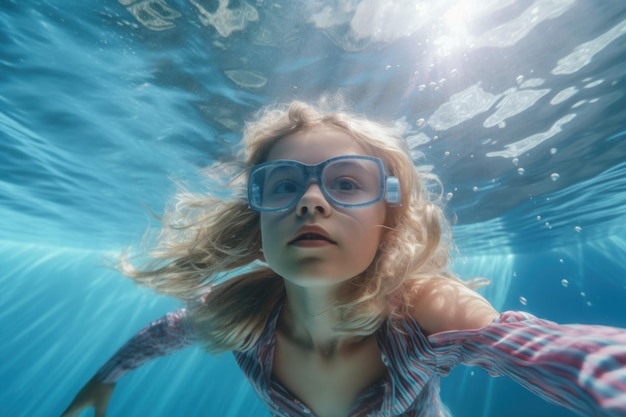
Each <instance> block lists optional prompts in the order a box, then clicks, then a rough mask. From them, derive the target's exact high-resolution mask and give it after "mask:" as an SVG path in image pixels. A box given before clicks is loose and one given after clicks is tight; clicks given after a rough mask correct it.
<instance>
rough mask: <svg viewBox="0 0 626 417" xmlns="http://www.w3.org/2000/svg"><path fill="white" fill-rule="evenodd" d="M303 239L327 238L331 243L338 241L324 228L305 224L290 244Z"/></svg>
mask: <svg viewBox="0 0 626 417" xmlns="http://www.w3.org/2000/svg"><path fill="white" fill-rule="evenodd" d="M303 240H325V241H327V242H330V243H337V242H335V241H334V240H332V239H331V238H330V236H329V235H328V233H326V231H325V230H324V229H322V228H320V227H314V226H305V227H303V228H301V229H300V230H298V233H297V235H296V237H295V238H294V239H292V240H291V241H290V242H289V244H292V243H296V242H299V241H303Z"/></svg>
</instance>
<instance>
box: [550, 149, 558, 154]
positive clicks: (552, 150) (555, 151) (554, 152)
mask: <svg viewBox="0 0 626 417" xmlns="http://www.w3.org/2000/svg"><path fill="white" fill-rule="evenodd" d="M558 151H559V150H558V149H557V148H550V155H556V153H557V152H558Z"/></svg>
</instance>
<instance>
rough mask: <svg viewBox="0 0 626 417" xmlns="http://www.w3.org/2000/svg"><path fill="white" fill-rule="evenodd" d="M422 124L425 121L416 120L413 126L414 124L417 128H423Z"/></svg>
mask: <svg viewBox="0 0 626 417" xmlns="http://www.w3.org/2000/svg"><path fill="white" fill-rule="evenodd" d="M424 123H426V120H424V119H417V120H416V121H415V124H416V125H417V126H418V127H422V126H424Z"/></svg>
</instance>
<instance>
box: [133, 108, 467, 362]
mask: <svg viewBox="0 0 626 417" xmlns="http://www.w3.org/2000/svg"><path fill="white" fill-rule="evenodd" d="M321 126H325V127H332V128H336V129H340V130H342V131H345V132H347V133H348V134H350V135H351V136H352V137H353V138H354V139H355V140H356V141H357V142H358V143H359V144H360V145H361V146H363V147H364V149H366V150H367V151H368V152H369V153H370V154H371V155H372V156H376V157H379V158H381V159H382V160H383V162H384V164H385V167H386V169H387V171H388V173H389V175H393V176H396V177H397V178H399V179H400V183H401V191H402V204H401V205H400V206H398V207H388V209H387V218H386V224H385V226H386V230H385V232H384V234H383V237H382V241H381V245H380V248H379V250H378V252H377V254H376V255H375V257H374V260H373V261H372V263H371V264H370V266H369V267H368V268H367V269H366V271H364V272H363V273H362V274H361V275H359V276H358V277H355V278H353V279H352V280H351V281H350V285H349V291H347V293H346V294H345V295H344V296H343V297H342V299H341V300H338V303H337V306H336V307H335V309H336V311H337V312H338V313H339V317H340V318H341V320H340V323H341V324H340V327H339V328H337V331H341V332H345V333H346V334H371V333H373V332H374V331H376V329H377V328H378V327H379V326H380V324H381V323H382V321H383V320H385V319H386V318H387V317H389V316H392V315H394V316H396V315H404V314H408V312H409V310H410V308H411V307H412V306H411V302H412V290H413V289H414V288H415V287H416V285H415V284H416V283H419V282H420V281H423V280H428V279H431V278H433V277H442V276H443V277H449V278H452V279H456V277H454V276H453V275H452V274H451V273H450V272H449V270H448V260H449V253H448V251H449V248H450V245H451V241H450V231H449V226H448V223H447V222H446V220H445V218H444V215H443V213H442V210H441V208H440V207H439V206H438V205H437V204H435V203H434V202H433V198H432V197H431V193H430V191H429V189H428V187H427V182H429V181H432V182H435V183H436V182H438V180H437V178H436V177H435V176H433V175H430V174H425V173H423V174H420V173H418V169H417V168H416V167H415V166H414V164H413V161H412V159H411V157H410V154H409V149H408V147H407V145H406V143H405V142H404V141H403V140H402V139H401V138H400V137H399V136H398V135H396V134H395V133H394V131H393V130H391V129H390V128H387V127H384V126H382V125H380V124H377V123H375V122H373V121H370V120H367V119H365V118H362V117H358V116H355V115H353V114H349V113H347V112H341V111H339V112H325V111H322V110H319V109H316V108H314V107H313V106H310V105H307V104H304V103H301V102H293V103H291V104H289V105H285V106H276V107H269V108H266V109H263V110H262V111H261V112H259V113H258V114H257V116H256V118H255V119H254V120H253V121H252V122H250V123H248V124H246V126H245V129H244V135H243V141H244V145H245V148H244V152H243V158H242V159H244V161H245V163H244V164H245V168H244V169H243V170H242V172H241V174H240V175H238V176H236V177H235V179H234V180H233V181H232V182H231V185H232V186H233V187H235V191H234V192H233V193H231V194H232V195H231V196H230V198H228V199H219V198H216V197H215V196H211V195H208V196H207V195H195V194H191V193H189V192H186V191H182V192H180V193H179V194H178V195H177V197H176V200H175V205H174V206H173V208H172V209H171V210H169V211H168V212H167V213H166V215H165V217H164V219H163V228H162V231H161V233H160V235H159V240H158V244H157V245H156V247H155V248H154V249H153V250H152V252H151V253H149V258H150V259H151V261H150V262H149V263H148V264H147V265H146V266H145V267H144V268H141V269H140V268H137V267H135V266H134V265H133V264H132V263H131V262H130V261H129V260H128V258H124V259H123V261H122V263H121V269H122V272H124V273H125V274H126V275H128V276H130V277H132V278H133V279H134V280H135V281H136V282H137V283H139V284H142V285H146V286H148V287H151V288H153V289H155V290H156V291H158V292H160V293H164V294H168V295H172V296H175V297H178V298H179V299H181V300H183V301H185V302H187V303H189V305H190V308H191V317H192V321H193V325H194V326H195V329H196V331H197V332H198V333H199V335H200V336H201V338H202V339H203V340H204V341H205V342H206V346H205V347H206V348H207V349H208V350H209V351H212V352H221V351H245V350H248V349H250V348H251V347H252V346H254V344H255V343H256V341H257V340H258V338H259V337H260V335H261V333H262V332H263V329H264V328H265V324H266V322H267V319H268V317H269V316H270V314H271V312H272V311H273V310H274V308H275V307H276V306H277V304H278V303H280V302H282V301H283V300H284V297H285V289H284V284H283V281H282V278H280V277H279V276H278V275H277V274H276V273H275V272H273V271H272V270H271V269H270V268H269V267H268V266H267V265H265V264H264V263H263V254H262V251H261V233H260V226H259V214H258V213H257V212H254V211H252V210H251V209H250V208H249V207H248V203H247V200H246V198H245V197H244V194H243V193H242V192H241V189H242V186H243V185H245V184H244V182H245V181H244V177H245V174H246V172H247V171H248V170H249V169H250V167H252V166H254V165H256V164H259V163H261V162H264V161H265V160H266V159H267V155H268V153H269V152H270V150H271V149H272V146H274V144H275V143H276V142H277V141H278V140H280V139H281V138H283V137H284V136H286V135H289V134H292V133H295V132H298V131H302V130H307V129H314V128H316V127H321ZM216 169H217V168H216ZM242 268H243V269H242ZM225 274H226V275H225ZM229 274H230V275H234V277H229V276H228V275H229ZM198 300H200V301H198Z"/></svg>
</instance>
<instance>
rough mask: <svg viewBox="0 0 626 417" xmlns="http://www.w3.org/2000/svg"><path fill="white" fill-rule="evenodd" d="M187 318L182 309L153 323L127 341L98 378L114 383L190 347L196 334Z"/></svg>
mask: <svg viewBox="0 0 626 417" xmlns="http://www.w3.org/2000/svg"><path fill="white" fill-rule="evenodd" d="M186 318H187V310H185V309H181V310H178V311H175V312H173V313H168V314H166V315H165V316H163V317H161V318H160V319H158V320H156V321H154V322H152V323H150V324H149V325H148V326H146V327H144V328H143V329H142V330H141V331H139V333H137V334H136V335H135V336H133V337H132V338H131V339H130V340H129V341H128V342H126V344H124V346H122V347H121V348H120V349H119V350H118V351H117V352H116V353H115V354H114V355H113V356H112V357H111V359H109V360H108V361H107V362H106V363H105V364H104V365H103V366H102V367H101V368H100V369H99V370H98V372H97V373H96V375H95V378H96V379H97V380H98V381H100V382H104V383H108V384H112V383H115V382H117V380H118V379H120V378H121V377H122V376H124V375H125V374H126V373H128V372H130V371H132V370H133V369H137V368H139V367H140V366H141V365H143V364H145V363H147V362H149V361H151V360H153V359H156V358H159V357H161V356H165V355H168V354H170V353H174V352H176V351H178V350H180V349H183V348H185V347H187V346H189V345H191V344H192V343H194V341H195V335H194V333H193V330H192V328H191V326H190V325H189V324H188V323H187V321H186Z"/></svg>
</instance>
